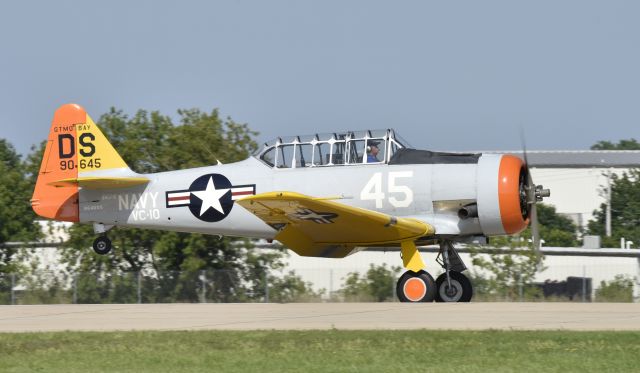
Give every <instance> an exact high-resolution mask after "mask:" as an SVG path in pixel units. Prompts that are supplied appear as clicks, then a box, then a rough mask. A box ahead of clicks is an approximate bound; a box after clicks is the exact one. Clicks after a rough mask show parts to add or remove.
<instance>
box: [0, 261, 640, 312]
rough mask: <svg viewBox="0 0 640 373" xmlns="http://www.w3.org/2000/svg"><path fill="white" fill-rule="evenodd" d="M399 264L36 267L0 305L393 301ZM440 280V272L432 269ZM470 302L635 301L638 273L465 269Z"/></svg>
mask: <svg viewBox="0 0 640 373" xmlns="http://www.w3.org/2000/svg"><path fill="white" fill-rule="evenodd" d="M401 272H402V270H401V269H400V268H398V267H386V266H384V267H383V266H374V265H370V266H368V267H364V266H363V267H358V268H306V269H300V270H296V271H295V272H293V271H290V272H288V273H284V274H282V273H278V274H274V275H269V274H264V275H261V276H257V278H254V279H252V280H248V279H244V278H239V275H238V273H237V272H235V271H233V270H203V271H195V272H162V273H159V272H145V271H141V272H122V273H119V274H105V273H101V274H95V273H65V272H55V271H34V272H32V273H30V274H19V273H12V274H5V275H0V304H2V305H9V304H70V303H78V304H97V303H102V304H109V303H114V304H121V303H232V302H233V303H242V302H345V301H347V302H354V301H355V302H357V301H396V297H395V286H396V280H397V278H398V276H399V274H400V273H401ZM430 272H431V273H432V274H433V277H434V278H435V277H437V276H438V275H439V274H440V273H441V272H442V271H441V270H433V271H430ZM465 274H466V275H467V276H469V277H470V278H471V281H472V283H473V285H474V299H473V300H474V301H516V302H517V301H573V302H632V301H638V300H639V298H640V296H639V295H640V294H639V293H640V291H639V289H640V286H639V284H638V278H637V277H635V276H633V275H630V274H626V273H613V272H611V271H606V270H604V269H603V268H602V266H590V267H587V266H584V265H562V266H554V267H548V268H545V269H543V270H541V271H540V272H539V273H538V274H537V275H536V276H535V278H534V279H533V280H532V281H530V282H529V283H523V282H520V281H517V277H516V280H514V281H511V282H510V283H503V284H501V285H496V283H495V282H493V283H492V281H493V280H492V279H491V278H490V276H487V274H486V273H482V272H481V271H477V270H476V269H474V268H470V269H469V271H466V272H465Z"/></svg>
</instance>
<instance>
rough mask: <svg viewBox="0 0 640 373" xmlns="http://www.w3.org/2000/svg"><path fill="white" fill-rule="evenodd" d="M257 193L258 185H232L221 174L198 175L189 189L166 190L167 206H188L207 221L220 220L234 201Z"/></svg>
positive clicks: (198, 216) (193, 212) (229, 210)
mask: <svg viewBox="0 0 640 373" xmlns="http://www.w3.org/2000/svg"><path fill="white" fill-rule="evenodd" d="M254 194H256V185H255V184H247V185H231V182H230V181H229V179H227V178H226V177H225V176H224V175H221V174H207V175H202V176H200V177H198V178H197V179H196V180H194V181H193V183H191V186H190V187H189V189H184V190H173V191H168V192H166V201H167V208H172V207H188V208H189V210H190V211H191V213H192V214H193V216H195V217H196V218H198V219H200V220H202V221H206V222H210V223H212V222H216V221H220V220H222V219H224V218H226V217H227V215H229V213H230V212H231V209H232V208H233V202H234V201H235V200H238V199H240V198H243V197H246V196H250V195H254Z"/></svg>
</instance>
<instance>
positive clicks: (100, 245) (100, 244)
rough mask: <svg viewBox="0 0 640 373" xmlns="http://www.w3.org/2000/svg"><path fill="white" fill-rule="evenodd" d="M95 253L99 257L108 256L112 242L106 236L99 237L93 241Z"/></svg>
mask: <svg viewBox="0 0 640 373" xmlns="http://www.w3.org/2000/svg"><path fill="white" fill-rule="evenodd" d="M93 251H95V252H96V254H98V255H106V254H108V253H109V252H110V251H111V240H110V239H109V238H107V237H106V236H100V237H97V238H96V239H95V240H94V241H93Z"/></svg>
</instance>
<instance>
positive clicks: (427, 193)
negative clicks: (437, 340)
mask: <svg viewBox="0 0 640 373" xmlns="http://www.w3.org/2000/svg"><path fill="white" fill-rule="evenodd" d="M525 154H526V152H525ZM549 195H550V192H549V190H548V189H544V188H543V187H542V186H541V185H535V184H534V183H533V180H532V178H531V175H530V173H529V167H528V164H527V163H526V156H525V159H524V160H521V159H520V158H518V157H516V156H514V155H502V154H480V153H477V154H459V153H443V152H432V151H428V150H419V149H413V148H410V147H408V146H407V143H406V141H404V140H402V138H401V137H400V136H398V135H397V134H396V133H395V131H393V130H391V129H386V130H366V131H345V132H340V133H329V134H315V135H310V136H292V137H286V138H284V137H282V138H277V139H275V140H273V141H269V142H266V143H264V144H263V146H262V148H261V149H260V150H259V151H258V152H257V153H256V154H254V155H253V156H251V157H249V158H248V159H245V160H243V161H240V162H235V163H230V164H220V163H218V164H217V165H213V166H209V167H199V168H191V169H184V170H176V171H167V172H160V173H153V174H138V173H136V172H134V171H133V170H131V169H130V168H129V167H128V166H127V164H126V163H125V161H124V160H123V159H122V158H121V157H120V155H119V154H118V152H117V151H116V150H115V149H114V148H113V146H112V145H111V144H110V143H109V141H108V140H107V138H106V137H105V136H104V134H103V133H102V132H101V131H100V129H99V128H98V126H97V125H96V124H95V122H94V121H93V120H92V119H91V118H90V117H89V115H87V113H86V112H85V110H84V109H83V108H82V107H81V106H79V105H76V104H66V105H63V106H61V107H60V108H58V109H57V110H56V112H55V114H54V117H53V121H52V124H51V129H50V132H49V136H48V141H47V144H46V148H45V151H44V155H43V159H42V164H41V167H40V170H39V174H38V179H37V182H36V186H35V190H34V193H33V197H32V199H31V205H32V207H33V210H34V211H35V212H36V213H37V214H38V215H40V216H42V217H45V218H49V219H55V220H61V221H70V222H79V223H89V224H93V228H94V232H95V233H96V234H97V235H98V236H97V238H96V239H95V241H94V242H93V249H94V251H95V252H96V253H98V254H101V255H105V254H108V253H109V252H110V251H111V247H112V245H111V241H110V240H109V238H108V237H107V232H108V231H109V230H110V229H112V228H113V227H116V226H119V227H135V228H148V229H160V230H168V231H177V232H195V233H204V234H211V235H228V236H241V237H250V238H256V239H266V240H277V241H279V242H280V243H282V245H284V246H286V247H288V248H289V249H291V250H293V251H294V252H296V253H297V254H299V255H302V256H310V257H325V258H343V257H345V256H347V255H351V254H354V253H356V252H358V251H361V250H366V249H367V248H376V247H395V248H399V251H400V253H401V258H402V264H403V266H404V268H406V271H405V272H404V273H403V274H402V275H401V276H400V278H399V279H398V282H397V286H396V293H397V297H398V299H399V300H400V301H402V302H432V301H437V302H469V301H470V300H471V298H472V296H473V288H472V284H471V282H470V281H469V279H468V278H467V276H465V275H464V274H463V273H462V272H464V271H465V270H466V266H465V264H464V263H463V261H462V260H461V259H460V256H459V255H458V253H457V251H456V249H455V246H454V244H455V243H465V242H484V243H486V242H487V241H488V238H489V237H492V236H501V235H513V234H517V233H519V232H521V231H522V230H524V229H525V228H526V227H527V226H528V224H529V222H530V221H531V222H532V230H533V235H534V241H535V244H536V246H538V245H539V243H538V242H539V235H538V230H537V225H536V220H537V217H536V203H537V202H540V201H542V199H543V198H544V197H548V196H549ZM426 244H439V245H440V251H439V256H438V258H437V259H436V261H437V262H438V264H439V265H440V266H441V267H442V268H443V270H444V272H443V273H442V274H441V275H440V276H439V277H438V278H437V279H436V280H434V279H433V277H432V276H431V275H430V274H429V273H428V272H427V271H425V264H424V262H423V260H422V257H421V255H420V252H419V250H418V246H421V245H426Z"/></svg>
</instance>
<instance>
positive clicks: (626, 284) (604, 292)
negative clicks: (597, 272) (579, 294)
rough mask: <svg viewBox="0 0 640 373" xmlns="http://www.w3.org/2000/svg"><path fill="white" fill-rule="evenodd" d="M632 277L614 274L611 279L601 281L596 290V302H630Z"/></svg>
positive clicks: (631, 298)
mask: <svg viewBox="0 0 640 373" xmlns="http://www.w3.org/2000/svg"><path fill="white" fill-rule="evenodd" d="M632 301H633V279H632V278H630V277H628V276H625V275H616V276H615V277H614V279H613V280H611V281H601V282H600V287H599V288H598V289H597V290H596V302H632Z"/></svg>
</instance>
